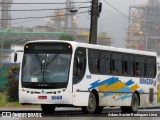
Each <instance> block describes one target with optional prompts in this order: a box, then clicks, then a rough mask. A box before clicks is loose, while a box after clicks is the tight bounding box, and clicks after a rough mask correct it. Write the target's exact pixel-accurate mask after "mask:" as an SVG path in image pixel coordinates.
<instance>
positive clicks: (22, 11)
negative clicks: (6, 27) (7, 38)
mask: <svg viewBox="0 0 160 120" xmlns="http://www.w3.org/2000/svg"><path fill="white" fill-rule="evenodd" d="M89 7H90V6H85V7H78V9H81V8H89ZM66 9H67V8H56V9H17V10H0V11H22V12H24V11H50V10H66Z"/></svg>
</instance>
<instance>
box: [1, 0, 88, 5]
mask: <svg viewBox="0 0 160 120" xmlns="http://www.w3.org/2000/svg"><path fill="white" fill-rule="evenodd" d="M72 3H73V4H74V3H91V2H90V1H89V2H88V1H87V2H72ZM0 4H25V5H32V4H66V3H65V2H64V3H5V2H4V3H3V2H0Z"/></svg>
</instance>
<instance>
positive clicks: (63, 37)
mask: <svg viewBox="0 0 160 120" xmlns="http://www.w3.org/2000/svg"><path fill="white" fill-rule="evenodd" d="M59 39H60V40H68V41H73V40H74V37H73V36H72V35H68V34H64V35H61V36H60V38H59Z"/></svg>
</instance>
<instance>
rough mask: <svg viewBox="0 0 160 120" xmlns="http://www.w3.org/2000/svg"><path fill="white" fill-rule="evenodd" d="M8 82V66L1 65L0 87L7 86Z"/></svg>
mask: <svg viewBox="0 0 160 120" xmlns="http://www.w3.org/2000/svg"><path fill="white" fill-rule="evenodd" d="M7 82H8V68H7V67H0V89H5V88H7Z"/></svg>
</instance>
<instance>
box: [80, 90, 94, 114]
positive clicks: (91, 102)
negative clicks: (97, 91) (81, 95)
mask: <svg viewBox="0 0 160 120" xmlns="http://www.w3.org/2000/svg"><path fill="white" fill-rule="evenodd" d="M96 106H97V105H96V97H95V95H94V94H93V93H92V92H91V93H90V95H89V99H88V106H84V107H82V111H83V112H84V113H85V114H93V113H95V111H96Z"/></svg>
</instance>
